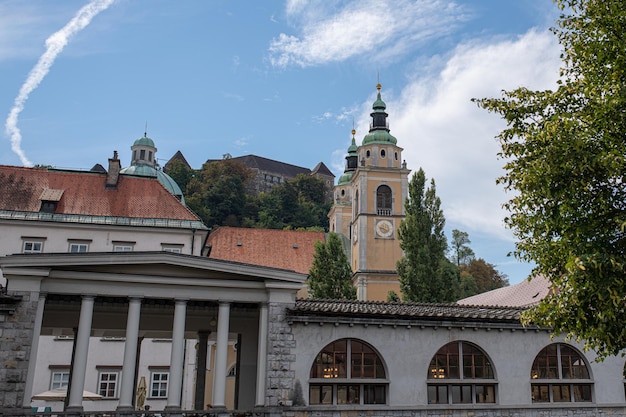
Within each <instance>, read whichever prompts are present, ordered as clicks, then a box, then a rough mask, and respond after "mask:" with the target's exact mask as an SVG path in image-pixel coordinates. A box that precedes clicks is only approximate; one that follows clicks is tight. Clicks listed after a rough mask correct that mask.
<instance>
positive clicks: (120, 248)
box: [113, 241, 135, 252]
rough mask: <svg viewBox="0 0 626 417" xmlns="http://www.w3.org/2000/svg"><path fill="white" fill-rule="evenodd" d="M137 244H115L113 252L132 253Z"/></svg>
mask: <svg viewBox="0 0 626 417" xmlns="http://www.w3.org/2000/svg"><path fill="white" fill-rule="evenodd" d="M134 248H135V242H115V241H114V242H113V252H132V251H133V249H134Z"/></svg>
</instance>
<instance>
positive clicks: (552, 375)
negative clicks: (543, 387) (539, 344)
mask: <svg viewBox="0 0 626 417" xmlns="http://www.w3.org/2000/svg"><path fill="white" fill-rule="evenodd" d="M531 378H532V379H537V378H539V379H558V378H559V368H558V356H557V346H556V344H553V345H550V346H547V347H545V348H544V349H543V350H542V351H541V352H539V354H538V355H537V357H536V358H535V362H533V367H532V370H531Z"/></svg>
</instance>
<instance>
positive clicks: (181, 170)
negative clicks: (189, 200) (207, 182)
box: [165, 159, 195, 194]
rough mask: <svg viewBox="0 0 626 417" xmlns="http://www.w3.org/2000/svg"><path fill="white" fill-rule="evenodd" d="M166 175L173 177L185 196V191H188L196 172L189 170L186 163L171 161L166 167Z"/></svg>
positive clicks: (176, 160)
mask: <svg viewBox="0 0 626 417" xmlns="http://www.w3.org/2000/svg"><path fill="white" fill-rule="evenodd" d="M166 168H167V169H166V170H165V173H166V174H167V175H169V176H170V177H172V179H173V180H174V181H176V184H178V186H179V187H180V189H181V190H183V194H185V190H186V189H187V184H189V181H191V179H192V178H193V177H194V175H195V171H194V170H193V169H191V168H189V167H188V166H187V165H185V163H184V162H183V161H181V160H179V159H174V160H172V161H170V162H169V163H168V164H167V165H166Z"/></svg>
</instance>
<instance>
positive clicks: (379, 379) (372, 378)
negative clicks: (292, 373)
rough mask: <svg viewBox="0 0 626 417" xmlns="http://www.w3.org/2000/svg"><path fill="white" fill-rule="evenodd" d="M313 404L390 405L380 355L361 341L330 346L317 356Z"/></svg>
mask: <svg viewBox="0 0 626 417" xmlns="http://www.w3.org/2000/svg"><path fill="white" fill-rule="evenodd" d="M310 377H311V379H310V380H309V404H328V405H341V404H386V403H387V386H388V385H389V382H388V381H387V379H386V374H385V367H384V365H383V361H382V359H381V358H380V356H379V355H378V353H377V352H376V351H375V350H374V349H373V348H372V347H371V346H370V345H368V344H367V343H365V342H362V341H360V340H357V339H340V340H336V341H334V342H332V343H329V344H328V345H327V346H326V347H325V348H324V349H322V351H321V352H320V353H318V355H317V356H316V357H315V361H314V362H313V366H312V367H311V375H310Z"/></svg>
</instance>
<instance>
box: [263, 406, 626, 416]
mask: <svg viewBox="0 0 626 417" xmlns="http://www.w3.org/2000/svg"><path fill="white" fill-rule="evenodd" d="M275 415H279V414H275ZM280 415H281V416H282V417H502V416H506V417H598V416H605V417H606V416H626V407H594V406H587V407H585V406H582V407H579V406H576V407H571V408H557V407H554V408H553V407H551V408H489V409H475V408H472V409H458V408H457V409H438V410H424V409H422V410H412V409H381V410H363V409H360V410H341V411H339V410H323V411H322V410H311V409H307V410H295V409H292V410H288V409H286V410H283V412H282V413H281V414H280Z"/></svg>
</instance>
